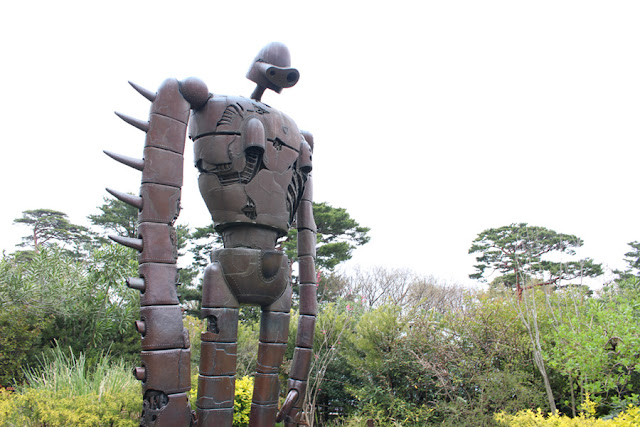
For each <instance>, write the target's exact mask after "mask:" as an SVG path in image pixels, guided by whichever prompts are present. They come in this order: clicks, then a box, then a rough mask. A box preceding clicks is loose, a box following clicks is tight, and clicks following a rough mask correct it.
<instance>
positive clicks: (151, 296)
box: [105, 43, 317, 427]
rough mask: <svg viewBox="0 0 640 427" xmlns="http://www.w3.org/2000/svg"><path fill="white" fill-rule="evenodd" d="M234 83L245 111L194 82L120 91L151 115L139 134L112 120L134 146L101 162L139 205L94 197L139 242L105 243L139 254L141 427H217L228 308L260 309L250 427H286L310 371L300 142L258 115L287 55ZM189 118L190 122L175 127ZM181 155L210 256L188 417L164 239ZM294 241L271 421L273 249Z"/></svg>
mask: <svg viewBox="0 0 640 427" xmlns="http://www.w3.org/2000/svg"><path fill="white" fill-rule="evenodd" d="M247 78H248V79H249V80H251V81H253V82H254V83H256V84H257V87H256V89H255V91H254V92H253V94H252V95H251V98H250V99H247V98H242V97H234V96H224V95H212V94H210V93H209V91H208V89H207V86H206V85H205V84H204V83H203V82H202V81H200V80H198V79H195V78H188V79H186V80H183V81H178V80H175V79H169V80H166V81H165V82H164V83H163V84H162V86H161V87H160V88H159V89H158V92H157V93H153V92H150V91H148V90H146V89H143V88H141V87H139V86H137V85H135V84H133V83H132V84H131V85H132V86H133V87H134V88H135V89H136V90H137V91H138V92H139V93H140V94H142V95H143V96H144V97H146V98H147V99H148V100H149V101H151V112H150V117H149V121H148V122H144V121H140V120H137V119H134V118H131V117H128V116H125V115H122V114H119V113H116V114H118V116H119V117H121V118H122V119H123V120H124V121H125V122H127V123H129V124H131V125H133V126H135V127H137V128H139V129H141V130H143V131H144V132H145V133H146V141H145V147H144V156H143V159H142V160H139V159H135V158H131V157H126V156H122V155H119V154H114V153H110V152H106V151H105V153H106V154H108V155H109V156H110V157H112V158H114V159H115V160H117V161H119V162H121V163H124V164H126V165H128V166H131V167H134V168H136V169H138V170H140V171H141V172H142V185H141V187H140V196H133V195H130V194H125V193H121V192H118V191H114V190H110V189H107V191H109V192H110V193H111V194H113V195H114V196H115V197H117V198H118V199H120V200H122V201H124V202H126V203H129V204H131V205H133V206H136V207H137V208H138V209H139V218H138V219H139V227H138V233H139V238H137V239H134V238H126V237H120V236H110V237H111V238H112V239H113V240H115V241H116V242H118V243H121V244H123V245H126V246H129V247H132V248H135V249H136V250H138V251H139V252H140V253H139V258H138V259H139V264H140V268H139V272H140V277H137V278H129V279H128V280H127V284H128V286H130V287H132V288H135V289H138V290H140V291H141V298H140V304H141V308H140V317H141V320H139V321H137V322H136V328H137V330H138V331H139V332H140V333H141V335H142V353H141V359H142V366H141V367H138V368H135V370H134V375H135V376H136V378H137V379H139V380H141V381H142V386H143V387H142V388H143V393H144V396H143V413H142V420H141V424H142V425H154V426H188V425H197V426H231V425H232V422H233V401H234V390H235V374H236V349H237V335H238V310H239V307H240V304H252V305H259V306H260V307H261V308H262V316H261V321H260V342H259V350H258V359H257V368H256V371H257V372H256V374H255V383H254V392H253V401H252V404H251V420H250V424H249V425H250V426H256V427H257V426H273V425H274V424H275V422H276V421H278V422H280V421H284V423H285V425H286V426H295V425H299V424H300V423H301V422H302V421H301V415H302V412H301V406H302V402H303V400H304V395H305V389H306V381H307V376H308V374H309V366H310V362H311V357H312V347H313V334H314V327H315V316H316V312H317V302H316V286H315V280H316V276H315V265H314V259H315V233H316V226H315V222H314V219H313V210H312V185H311V176H310V172H311V152H312V148H313V138H312V136H311V135H310V134H309V133H306V132H301V131H300V130H298V127H297V126H296V124H295V123H294V122H293V120H291V119H290V118H289V117H288V116H286V115H284V114H283V113H281V112H279V111H277V110H275V109H273V108H272V107H270V106H268V105H266V104H263V103H262V102H261V97H262V94H263V93H264V91H265V90H266V89H271V90H273V91H275V92H277V93H280V92H281V91H282V89H283V88H288V87H291V86H293V85H295V84H296V83H297V81H298V78H299V74H298V71H297V70H296V69H294V68H290V57H289V51H288V49H287V48H286V47H285V46H284V45H282V44H280V43H271V44H269V45H267V46H265V47H264V48H263V49H262V50H261V51H260V52H259V53H258V55H257V56H256V58H255V60H254V62H253V64H252V66H251V68H250V69H249V72H248V74H247ZM190 115H191V118H189V116H190ZM187 124H188V127H189V136H190V138H191V139H192V140H193V141H194V149H195V163H196V167H197V168H198V170H199V171H200V176H199V179H198V183H199V187H200V193H201V194H202V197H203V199H204V201H205V203H206V205H207V207H208V209H209V211H210V213H211V217H212V219H213V222H214V225H215V230H216V231H217V232H218V233H219V234H220V235H221V236H222V240H223V243H224V248H223V249H218V250H214V251H213V253H212V255H211V264H210V265H209V266H208V267H207V268H206V269H205V271H204V278H203V289H202V315H203V317H205V318H206V319H207V330H206V332H204V333H203V334H202V347H201V361H200V375H199V377H198V397H197V402H196V407H197V411H196V413H195V414H194V413H192V412H191V410H190V406H189V401H188V391H189V389H190V388H191V384H190V348H189V347H190V345H189V335H188V333H187V331H186V329H184V327H183V324H182V312H181V308H180V306H179V303H178V298H177V291H176V282H177V267H176V258H177V250H176V234H175V229H174V228H173V223H174V221H175V220H176V218H177V216H178V213H179V210H180V192H181V187H182V172H183V157H182V155H183V153H184V145H185V135H186V131H187ZM292 224H296V225H297V229H298V258H299V277H300V285H299V291H300V292H299V293H300V318H299V324H298V333H297V337H296V348H295V352H294V356H293V362H292V365H291V369H290V374H289V380H288V384H287V392H286V397H285V399H284V403H283V404H282V407H281V408H280V410H279V411H278V397H279V391H280V387H279V384H278V370H279V367H280V365H281V364H282V360H283V356H284V353H285V350H286V348H287V338H288V331H289V311H290V309H291V295H292V289H291V282H290V268H289V261H288V259H287V256H286V255H285V254H284V253H283V252H282V251H280V250H278V249H276V244H277V240H278V239H279V238H280V237H282V236H285V235H286V234H287V232H288V230H289V228H290V227H291V226H292Z"/></svg>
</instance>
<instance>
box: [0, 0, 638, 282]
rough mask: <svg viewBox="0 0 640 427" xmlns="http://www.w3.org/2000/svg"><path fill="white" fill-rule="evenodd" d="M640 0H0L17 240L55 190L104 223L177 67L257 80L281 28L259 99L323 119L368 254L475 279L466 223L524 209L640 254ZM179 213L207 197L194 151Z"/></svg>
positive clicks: (187, 217)
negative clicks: (111, 154)
mask: <svg viewBox="0 0 640 427" xmlns="http://www.w3.org/2000/svg"><path fill="white" fill-rule="evenodd" d="M638 22H640V2H637V1H588V0H578V1H562V0H553V1H544V0H538V1H527V2H524V1H516V0H506V1H480V0H472V1H455V0H454V1H421V2H416V1H403V0H396V1H387V2H377V1H362V2H359V1H341V2H331V1H323V2H313V3H312V2H304V1H290V2H278V1H269V2H252V1H243V2H239V1H238V2H234V1H228V2H218V1H208V2H190V1H182V2H170V3H169V2H161V1H127V2H124V1H110V2H87V1H85V2H68V1H57V2H49V1H46V2H45V1H31V2H4V3H3V5H2V6H0V38H1V40H2V44H1V46H2V50H1V52H2V56H1V57H2V66H1V67H0V77H1V78H2V81H3V82H4V85H3V90H2V101H1V102H0V124H1V126H2V135H3V138H2V139H3V149H2V157H1V159H2V168H0V180H1V182H2V183H3V187H4V191H3V198H2V209H0V231H1V236H2V238H1V240H0V249H5V250H7V251H12V250H13V249H14V245H15V244H16V243H18V242H19V238H20V236H22V235H24V234H26V231H27V230H26V229H23V228H21V227H19V226H16V225H12V220H13V219H14V218H16V217H19V216H20V213H21V212H22V211H23V210H26V209H35V208H41V207H43V208H51V209H58V210H61V211H64V212H66V213H68V214H69V216H70V219H71V220H72V221H73V222H78V223H85V224H86V223H87V222H86V219H85V218H86V215H88V214H91V213H96V211H97V209H96V207H97V206H98V205H100V204H101V203H102V198H103V196H104V195H105V194H106V193H105V192H104V187H107V186H109V187H112V188H115V189H118V190H121V191H131V192H137V190H138V187H139V182H140V175H139V173H138V172H136V171H133V170H131V169H129V168H127V167H125V166H122V165H120V164H117V163H116V162H114V161H112V160H110V159H108V158H107V157H106V156H105V155H103V154H102V150H103V149H108V150H111V151H115V152H119V153H122V154H125V155H129V156H138V157H140V156H141V155H142V146H143V143H144V135H143V134H142V133H141V132H140V131H138V130H136V129H134V128H132V127H130V126H127V125H125V124H124V123H123V122H121V121H120V119H118V118H117V117H116V116H115V115H114V114H113V111H114V110H117V111H120V112H123V113H125V114H128V115H131V116H134V117H139V118H141V119H146V117H147V114H148V108H149V104H148V102H147V101H146V100H145V99H144V98H142V97H141V96H139V95H138V94H137V93H135V92H134V91H133V89H131V88H130V87H129V85H128V84H127V80H132V81H134V82H136V83H138V84H140V85H142V86H144V87H146V88H148V89H151V90H154V91H155V89H156V88H157V87H158V86H159V84H160V83H161V82H162V81H163V80H164V79H165V78H167V77H177V78H181V79H182V78H185V77H188V76H197V77H200V78H201V79H203V80H204V81H205V82H206V83H207V84H208V86H209V89H210V90H211V91H212V92H214V93H221V94H231V95H243V96H249V94H250V93H251V91H252V90H253V85H252V84H251V83H250V82H249V81H248V80H246V79H245V77H244V76H245V73H246V71H247V69H248V67H249V64H250V62H251V60H252V59H253V57H254V56H255V54H256V53H257V51H258V50H259V49H260V48H261V47H262V46H263V45H265V44H266V43H268V42H270V41H281V42H284V43H285V44H287V45H288V46H289V48H290V50H291V54H292V62H293V64H292V65H293V66H295V67H296V68H298V70H299V71H300V74H301V78H300V82H299V83H298V85H297V86H295V87H294V88H291V89H285V90H284V91H283V93H282V94H280V95H277V94H275V93H273V92H268V93H267V94H266V95H265V97H264V99H263V100H264V101H265V102H266V103H268V104H270V105H272V106H273V107H276V108H279V109H281V110H283V111H285V112H286V113H287V114H289V115H290V116H292V117H293V118H294V119H295V120H296V121H297V123H298V125H299V127H301V128H303V129H307V130H309V131H311V132H312V133H313V134H314V136H315V153H314V183H315V198H316V200H317V201H326V202H329V203H330V204H332V205H334V206H338V207H344V208H346V209H347V210H348V211H349V212H350V213H351V214H352V216H353V217H354V218H355V219H356V220H358V221H359V222H360V224H362V225H365V226H368V227H371V236H372V239H371V242H370V243H369V244H368V245H366V246H365V247H363V248H361V249H358V250H357V251H356V252H355V256H354V260H353V262H352V263H351V265H355V264H357V265H360V266H364V267H366V266H368V265H385V266H387V267H390V268H410V269H412V270H415V271H417V272H419V273H424V274H433V275H435V276H437V277H440V278H442V279H446V280H452V281H456V282H460V283H471V281H470V280H469V279H468V274H469V273H472V272H473V268H472V265H473V262H474V258H473V256H471V255H468V254H467V251H468V248H469V246H470V244H471V241H472V240H473V239H474V238H475V237H476V235H477V234H478V233H480V232H481V231H483V230H484V229H486V228H489V227H499V226H502V225H508V224H510V223H512V222H521V221H522V222H528V223H530V224H532V225H540V226H544V227H548V228H552V229H554V230H556V231H559V232H563V233H570V234H575V235H577V236H579V237H581V238H583V239H584V241H585V245H584V247H583V248H582V250H581V251H580V255H581V256H590V257H593V258H594V259H596V260H597V261H599V262H603V263H605V264H606V265H607V266H609V267H610V268H620V267H623V266H624V263H623V254H624V253H625V252H626V251H627V245H626V244H627V243H628V242H630V241H632V240H640V224H639V222H638V208H639V207H640V202H639V199H638V186H637V182H638V180H637V176H638V172H637V165H638V158H639V157H640V148H639V142H640V126H639V124H640V122H639V119H640V55H639V43H640V25H638ZM186 154H187V155H186V162H187V163H186V166H185V169H186V172H187V173H186V175H185V188H184V195H183V211H182V214H181V217H180V221H181V222H183V223H188V224H189V225H191V226H203V225H206V224H207V223H208V221H209V216H208V212H207V210H206V207H205V205H204V203H203V202H202V201H201V199H200V196H199V194H198V191H197V186H196V172H195V169H194V168H193V167H192V160H191V156H192V148H191V146H190V145H188V148H187V153H186Z"/></svg>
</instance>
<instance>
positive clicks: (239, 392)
mask: <svg viewBox="0 0 640 427" xmlns="http://www.w3.org/2000/svg"><path fill="white" fill-rule="evenodd" d="M197 397H198V374H195V375H193V377H192V378H191V390H190V391H189V401H190V402H191V408H193V409H194V410H195V408H196V399H197ZM252 397H253V377H249V376H244V377H242V378H236V391H235V398H234V401H233V425H234V427H242V426H247V425H249V415H250V414H251V398H252Z"/></svg>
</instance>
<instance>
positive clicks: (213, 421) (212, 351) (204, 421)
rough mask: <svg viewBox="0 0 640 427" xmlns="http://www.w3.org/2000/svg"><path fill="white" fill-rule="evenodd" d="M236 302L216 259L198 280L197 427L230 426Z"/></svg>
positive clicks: (236, 322)
mask: <svg viewBox="0 0 640 427" xmlns="http://www.w3.org/2000/svg"><path fill="white" fill-rule="evenodd" d="M238 310H239V304H238V301H237V299H236V298H235V296H234V295H233V293H232V292H231V291H230V290H229V286H228V285H227V283H226V281H225V279H224V275H223V273H222V268H221V266H220V264H219V263H218V262H214V263H212V264H211V265H209V266H208V267H207V268H206V270H205V273H204V279H203V283H202V315H203V317H205V318H206V319H207V331H206V332H203V333H202V337H201V338H202V343H201V347H200V348H201V350H200V375H199V376H198V398H197V401H196V406H197V418H198V426H199V427H205V426H207V427H209V426H216V427H217V426H219V427H231V425H232V424H233V400H234V393H235V379H236V377H235V375H236V356H237V346H238V345H237V341H238Z"/></svg>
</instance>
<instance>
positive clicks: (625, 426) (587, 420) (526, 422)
mask: <svg viewBox="0 0 640 427" xmlns="http://www.w3.org/2000/svg"><path fill="white" fill-rule="evenodd" d="M594 412H595V410H594V411H592V412H589V411H586V412H583V413H580V414H579V415H578V416H577V417H575V418H570V417H568V416H566V415H560V414H545V413H544V412H542V410H540V408H538V409H537V410H536V411H533V410H531V409H526V410H523V411H519V412H518V413H517V414H515V415H509V414H506V413H505V412H499V413H497V414H496V415H495V419H496V421H497V422H499V423H500V425H504V426H511V427H529V426H540V427H546V426H549V427H551V426H555V427H587V426H592V427H598V426H602V427H632V426H637V425H640V408H639V407H637V406H633V405H629V407H627V409H626V411H624V412H621V413H620V414H618V415H617V416H616V417H615V418H612V419H607V420H604V419H597V418H595V417H594Z"/></svg>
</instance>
